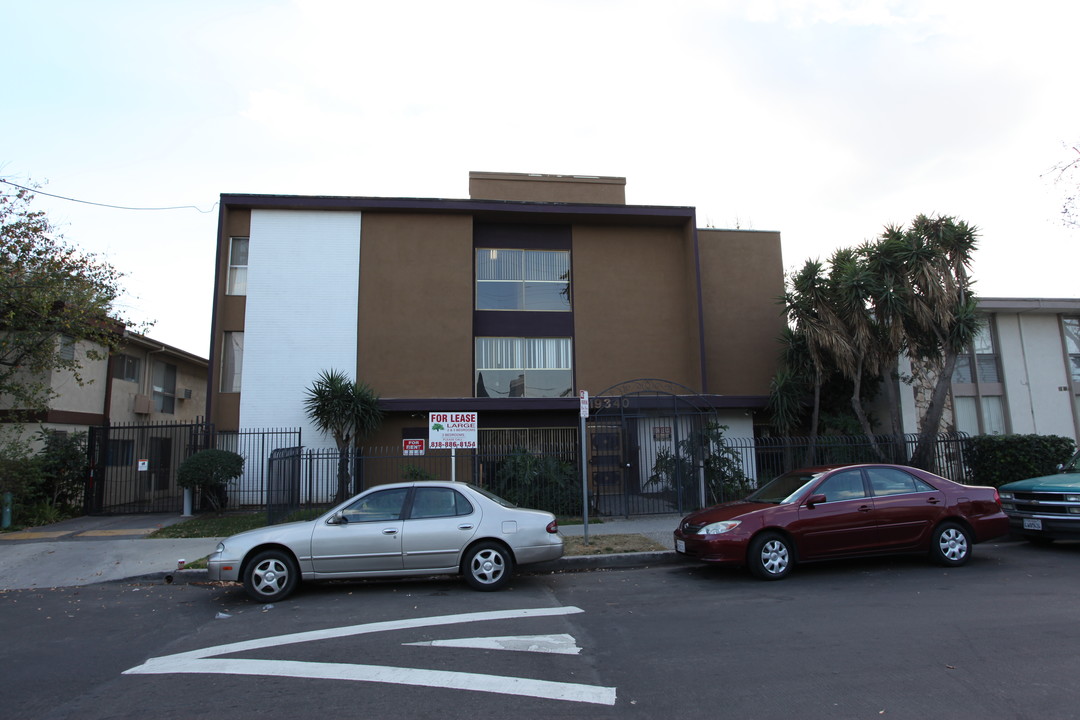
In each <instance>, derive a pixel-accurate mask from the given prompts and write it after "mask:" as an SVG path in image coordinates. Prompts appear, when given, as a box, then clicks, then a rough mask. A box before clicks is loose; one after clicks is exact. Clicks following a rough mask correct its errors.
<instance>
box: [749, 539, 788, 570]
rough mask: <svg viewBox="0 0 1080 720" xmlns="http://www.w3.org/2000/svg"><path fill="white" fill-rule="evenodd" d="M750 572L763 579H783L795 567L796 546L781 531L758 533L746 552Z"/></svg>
mask: <svg viewBox="0 0 1080 720" xmlns="http://www.w3.org/2000/svg"><path fill="white" fill-rule="evenodd" d="M746 561H747V565H749V567H750V572H751V573H753V574H754V576H755V577H757V578H759V579H761V580H782V579H783V578H785V577H787V576H788V574H789V573H790V572H791V570H792V568H794V567H795V548H794V546H793V545H792V544H791V540H789V539H788V538H787V537H785V536H783V535H781V534H780V533H775V532H767V533H762V534H761V535H758V536H757V537H756V538H754V539H753V541H752V542H751V543H750V549H749V550H748V551H747V553H746Z"/></svg>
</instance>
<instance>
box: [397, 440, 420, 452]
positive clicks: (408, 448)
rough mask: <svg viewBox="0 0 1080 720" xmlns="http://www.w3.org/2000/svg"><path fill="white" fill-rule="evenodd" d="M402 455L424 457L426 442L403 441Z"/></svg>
mask: <svg viewBox="0 0 1080 720" xmlns="http://www.w3.org/2000/svg"><path fill="white" fill-rule="evenodd" d="M401 454H402V455H423V454H424V440H402V441H401Z"/></svg>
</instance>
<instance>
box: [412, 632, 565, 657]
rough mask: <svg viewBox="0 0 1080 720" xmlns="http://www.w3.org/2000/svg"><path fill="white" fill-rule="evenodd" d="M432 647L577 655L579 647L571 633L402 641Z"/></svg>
mask: <svg viewBox="0 0 1080 720" xmlns="http://www.w3.org/2000/svg"><path fill="white" fill-rule="evenodd" d="M402 644H403V645H430V646H432V647H454V648H472V649H475V650H513V651H516V652H534V653H553V654H555V655H577V654H578V653H580V652H581V648H579V647H578V646H577V641H576V640H574V636H573V635H511V636H507V637H479V638H453V639H449V640H431V641H429V642H414V643H402Z"/></svg>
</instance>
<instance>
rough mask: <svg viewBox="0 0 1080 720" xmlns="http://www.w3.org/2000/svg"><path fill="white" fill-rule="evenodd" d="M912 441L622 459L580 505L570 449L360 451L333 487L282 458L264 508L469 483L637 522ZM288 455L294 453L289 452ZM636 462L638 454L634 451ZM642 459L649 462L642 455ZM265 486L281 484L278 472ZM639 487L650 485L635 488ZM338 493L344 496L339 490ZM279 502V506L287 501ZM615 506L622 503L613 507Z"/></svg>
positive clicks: (685, 451)
mask: <svg viewBox="0 0 1080 720" xmlns="http://www.w3.org/2000/svg"><path fill="white" fill-rule="evenodd" d="M965 438H966V436H965V435H963V434H948V435H941V436H939V437H938V438H937V439H936V441H935V446H936V456H935V457H936V465H935V470H934V471H935V472H936V473H937V474H939V475H942V476H944V477H948V478H950V479H954V480H957V481H959V482H963V481H964V480H965V479H966V478H967V468H966V465H965V463H964V459H963V458H964V441H965ZM917 442H918V437H917V436H915V435H904V436H901V437H895V436H887V435H882V436H875V437H873V438H868V437H866V436H821V437H818V438H817V439H816V440H813V441H811V439H810V438H807V437H783V438H781V437H765V438H723V437H720V438H719V439H717V438H716V437H715V436H713V437H711V439H710V440H709V441H708V442H707V443H706V444H705V445H703V446H701V447H698V448H690V447H688V446H687V445H686V444H683V445H681V446H679V447H676V448H674V449H673V450H672V451H669V452H668V453H667V454H666V455H664V454H662V453H661V454H650V455H647V456H644V455H643V458H644V459H645V460H646V461H645V462H642V461H641V460H640V459H639V460H637V461H635V460H633V459H632V458H624V459H626V460H627V462H625V463H624V470H623V471H622V474H621V475H619V474H616V476H615V477H614V479H613V480H612V481H611V483H612V484H613V485H614V487H611V486H603V487H601V486H597V485H596V484H594V483H593V482H592V481H591V480H590V481H589V485H588V491H587V499H586V497H583V492H582V484H581V483H582V481H581V466H580V464H579V461H578V453H577V448H576V447H570V446H568V445H566V444H565V443H558V444H556V445H555V446H554V447H547V448H544V447H536V448H532V449H524V448H520V447H513V446H505V447H495V446H491V445H489V446H488V447H486V448H484V449H483V450H482V451H459V452H458V454H457V455H456V456H455V457H451V455H450V454H449V453H445V454H438V455H436V454H428V455H414V456H410V455H403V454H402V453H401V450H400V449H398V448H364V449H363V450H361V451H359V452H357V453H355V454H351V455H350V456H349V457H348V458H347V471H348V477H347V478H346V481H345V484H344V486H343V487H342V484H341V483H339V479H338V461H339V455H338V452H337V451H336V450H305V451H303V452H300V453H295V452H294V453H292V454H290V455H288V458H289V462H290V468H292V470H291V471H290V472H288V473H283V474H281V475H280V477H281V478H286V477H287V478H289V480H288V482H290V483H292V484H291V486H290V487H289V488H283V487H276V486H275V489H274V490H273V491H271V492H270V493H269V494H270V495H272V496H273V497H274V502H273V507H272V508H270V507H269V505H270V504H269V503H268V509H269V510H270V517H271V521H272V522H277V521H280V520H281V519H282V518H286V517H289V516H290V515H293V514H295V513H296V512H297V511H304V510H314V509H319V508H328V507H330V506H331V505H332V504H333V503H334V502H335V501H337V500H338V499H339V498H342V497H347V496H351V495H352V494H354V493H358V492H360V491H362V490H365V489H367V488H369V487H373V486H375V485H381V484H384V483H390V482H401V481H408V480H451V479H453V480H457V481H467V482H471V483H473V484H475V485H478V486H480V487H483V488H485V489H488V490H490V491H491V492H493V493H495V494H497V495H500V496H502V497H504V498H506V499H507V500H510V501H511V502H514V503H515V504H518V505H521V506H525V507H534V508H539V509H542V510H548V511H550V512H553V513H555V514H556V515H561V516H576V515H580V514H581V513H582V510H583V507H584V503H585V502H586V501H587V502H588V503H589V510H590V513H591V514H594V515H596V514H599V515H624V516H625V515H643V514H655V513H678V512H689V511H691V510H694V509H697V508H700V507H704V506H705V505H709V504H713V503H716V502H722V501H725V500H732V499H737V498H738V497H742V496H743V495H744V494H745V493H747V492H749V491H750V490H751V489H753V488H754V487H757V486H758V485H759V484H760V483H762V482H765V481H767V480H770V479H772V478H773V477H775V476H777V475H780V474H782V473H784V472H787V471H788V470H793V469H796V468H799V467H807V466H817V465H836V464H846V463H863V462H882V461H883V459H884V461H885V462H891V463H897V464H904V463H905V462H906V461H907V460H908V458H910V457H911V453H912V452H913V451H914V449H915V445H916V444H917ZM294 450H295V449H294ZM634 452H637V453H644V452H645V451H644V450H642V449H641V448H637V449H636V450H634ZM648 452H650V453H652V452H653V451H652V450H651V449H650V450H649V451H648ZM271 476H272V477H275V478H277V477H279V476H278V473H277V471H273V472H271ZM642 478H648V479H647V480H642ZM342 489H344V491H345V492H344V495H343V494H342V493H341V492H340V490H342ZM286 500H287V501H286ZM616 500H620V502H616Z"/></svg>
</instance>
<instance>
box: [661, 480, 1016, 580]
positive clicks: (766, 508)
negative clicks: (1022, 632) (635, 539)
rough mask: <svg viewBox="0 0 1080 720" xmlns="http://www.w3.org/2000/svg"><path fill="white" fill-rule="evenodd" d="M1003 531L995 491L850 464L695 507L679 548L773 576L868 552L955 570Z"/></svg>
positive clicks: (678, 534)
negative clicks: (924, 558) (914, 557)
mask: <svg viewBox="0 0 1080 720" xmlns="http://www.w3.org/2000/svg"><path fill="white" fill-rule="evenodd" d="M1008 532H1009V518H1008V516H1007V515H1005V513H1003V512H1002V511H1001V501H1000V500H999V498H998V493H997V490H996V489H995V488H992V487H975V486H971V485H960V484H959V483H955V482H953V481H951V480H946V479H945V478H943V477H938V476H937V475H934V474H932V473H928V472H925V471H923V470H917V469H915V468H910V467H904V466H901V465H848V466H844V467H823V468H808V469H805V470H793V471H792V472H789V473H785V474H783V475H781V476H779V477H777V478H775V479H774V480H772V481H770V482H769V483H767V484H766V485H764V486H762V487H761V488H759V489H758V490H757V491H756V492H754V493H753V494H751V495H750V496H749V497H747V498H746V499H745V500H740V501H737V502H729V503H723V504H721V505H714V506H713V507H710V508H705V509H704V510H699V511H697V512H695V513H691V514H690V515H687V516H686V517H684V518H683V519H682V522H680V523H679V527H678V528H677V529H676V530H675V550H676V551H678V552H679V553H681V554H683V555H686V556H688V557H692V558H696V559H698V560H704V561H705V562H711V563H726V564H731V565H747V566H749V568H750V570H751V572H753V573H754V575H756V576H757V577H759V578H762V579H764V580H779V579H780V578H783V577H785V576H786V575H787V574H788V573H789V572H791V569H792V568H793V567H794V566H795V564H796V562H803V561H810V560H826V559H832V558H849V557H859V556H864V555H887V554H899V553H928V554H929V555H930V558H931V559H933V560H935V561H936V562H938V563H940V564H942V565H949V566H959V565H963V564H964V563H966V562H967V561H968V558H970V557H971V546H972V545H973V544H974V543H979V542H983V541H985V540H992V539H993V538H996V537H999V536H1002V535H1006V534H1007V533H1008Z"/></svg>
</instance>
